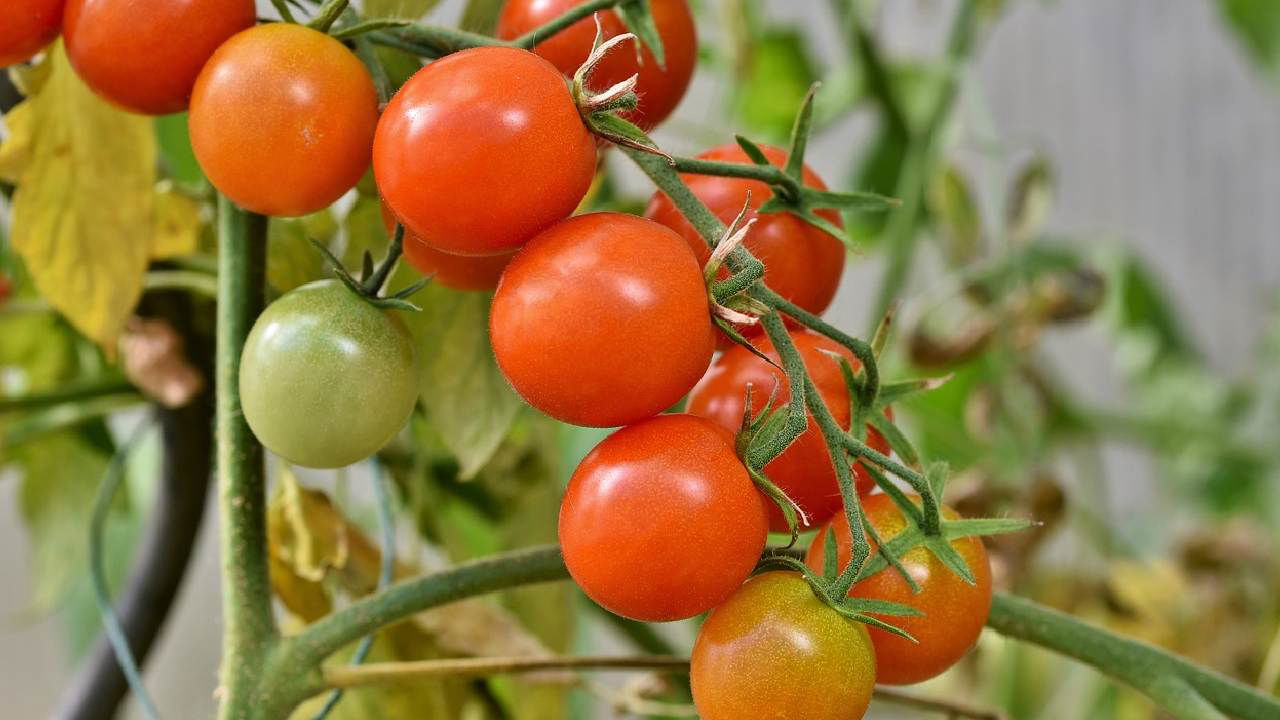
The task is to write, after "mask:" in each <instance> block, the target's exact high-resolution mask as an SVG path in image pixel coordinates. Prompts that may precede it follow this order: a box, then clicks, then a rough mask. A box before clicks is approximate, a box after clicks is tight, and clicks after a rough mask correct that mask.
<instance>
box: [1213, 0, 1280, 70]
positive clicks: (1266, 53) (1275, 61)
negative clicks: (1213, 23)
mask: <svg viewBox="0 0 1280 720" xmlns="http://www.w3.org/2000/svg"><path fill="white" fill-rule="evenodd" d="M1218 8H1219V10H1220V11H1221V12H1222V17H1223V20H1224V21H1226V23H1227V27H1229V28H1231V29H1232V30H1234V31H1235V33H1236V37H1237V39H1239V41H1240V43H1241V45H1243V46H1244V48H1245V50H1247V51H1248V53H1249V55H1250V56H1251V57H1252V58H1253V60H1254V62H1255V63H1257V64H1258V66H1259V67H1260V68H1261V69H1262V70H1264V71H1266V72H1269V73H1272V74H1273V75H1275V74H1277V73H1280V3H1277V2H1275V0H1218Z"/></svg>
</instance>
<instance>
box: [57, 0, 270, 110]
mask: <svg viewBox="0 0 1280 720" xmlns="http://www.w3.org/2000/svg"><path fill="white" fill-rule="evenodd" d="M254 20H255V16H254V4H253V0H67V11H66V16H65V17H64V19H63V22H62V37H63V39H64V40H65V41H66V45H67V57H68V58H70V59H71V65H72V66H73V67H75V69H76V73H77V74H78V75H79V76H80V78H81V79H82V80H84V82H85V84H86V85H88V86H89V87H90V88H92V89H93V91H94V92H96V93H98V94H99V95H102V96H103V97H105V98H106V99H108V100H110V101H111V102H113V103H115V104H117V105H120V106H122V107H124V108H125V109H127V110H133V111H134V112H140V113H145V114H148V115H165V114H167V113H175V112H180V111H182V110H185V109H186V108H187V102H188V101H189V100H190V99H191V88H192V86H193V85H195V82H196V76H197V75H199V74H200V69H201V68H203V67H204V64H205V63H206V62H207V61H208V60H209V57H210V56H211V55H213V51H214V50H217V49H218V46H219V45H221V44H222V43H223V42H224V41H226V40H227V38H229V37H231V36H232V35H235V34H236V33H238V32H240V31H241V30H244V29H246V28H249V27H252V26H253V23H254Z"/></svg>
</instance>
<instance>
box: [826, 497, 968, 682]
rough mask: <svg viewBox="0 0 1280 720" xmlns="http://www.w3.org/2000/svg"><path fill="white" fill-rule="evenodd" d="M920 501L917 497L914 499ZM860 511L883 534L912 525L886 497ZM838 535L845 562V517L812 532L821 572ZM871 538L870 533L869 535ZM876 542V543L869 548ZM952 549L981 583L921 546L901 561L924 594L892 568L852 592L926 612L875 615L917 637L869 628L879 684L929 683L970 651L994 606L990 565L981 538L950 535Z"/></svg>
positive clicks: (865, 501)
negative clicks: (829, 538) (831, 536)
mask: <svg viewBox="0 0 1280 720" xmlns="http://www.w3.org/2000/svg"><path fill="white" fill-rule="evenodd" d="M915 500H917V501H918V500H919V498H915ZM862 510H863V512H865V513H866V515H867V518H868V519H869V520H870V521H871V525H872V526H873V527H875V529H876V532H877V534H879V535H880V537H881V538H882V539H884V540H886V541H888V540H889V539H891V538H893V537H894V536H895V535H897V534H898V533H900V532H902V530H903V529H905V528H906V525H907V523H906V520H905V519H904V518H903V517H902V511H901V510H899V509H898V506H897V505H895V504H894V503H893V500H891V499H890V498H889V496H888V495H883V494H875V495H868V496H866V497H864V498H862ZM942 514H943V517H944V518H945V519H948V520H955V519H956V518H958V517H959V516H958V515H957V514H956V513H955V511H954V510H952V509H951V508H947V507H944V508H943V509H942ZM827 532H834V533H835V534H836V555H837V559H838V560H839V563H840V567H841V568H843V567H844V566H845V565H848V564H849V557H850V555H851V553H850V550H849V548H850V546H851V545H852V541H851V540H850V538H849V522H848V520H846V519H845V517H844V515H843V514H841V515H837V516H836V518H835V519H834V520H832V521H831V525H830V526H828V527H827V528H824V529H823V530H822V531H821V532H819V533H818V534H817V535H816V536H814V538H813V543H812V544H811V545H810V546H809V552H808V556H807V557H806V558H805V562H807V563H808V564H809V567H812V568H816V569H818V571H819V572H821V568H822V566H823V558H824V556H825V555H824V552H825V542H826V533H827ZM868 540H869V538H868ZM876 547H877V546H876V544H875V542H874V541H872V542H871V552H872V553H875V551H876ZM951 547H953V548H955V549H956V552H958V553H960V557H962V558H964V561H965V563H966V564H968V566H969V569H970V570H971V571H972V572H973V576H974V579H975V580H976V582H975V583H974V584H973V585H970V584H968V583H966V582H965V581H964V580H963V579H961V577H960V576H959V575H956V574H955V573H953V572H951V571H950V570H949V569H947V567H946V566H945V565H943V564H942V563H941V562H940V561H939V560H938V558H937V556H935V555H934V554H933V553H931V552H929V551H928V550H926V549H924V548H923V547H915V548H913V549H911V550H910V551H908V552H907V553H906V554H905V555H903V556H902V558H901V559H902V564H903V566H905V567H906V569H907V572H908V573H910V574H911V577H912V578H914V579H915V581H916V583H917V584H918V585H919V586H920V592H919V593H918V594H916V593H912V592H911V587H910V586H908V585H907V583H906V581H904V580H903V579H902V577H901V576H900V575H898V573H897V572H896V571H894V570H893V569H892V568H890V569H886V570H881V571H880V572H878V573H876V574H875V575H872V576H871V577H869V578H867V579H865V580H863V581H861V582H859V583H857V584H856V585H854V586H853V588H852V589H851V590H850V591H849V596H850V597H860V598H871V599H875V600H888V601H890V602H895V603H898V604H901V605H907V606H910V607H913V608H916V609H917V610H920V611H921V612H922V613H924V615H922V616H920V617H888V616H877V617H878V618H879V619H881V620H884V621H885V622H887V623H890V624H892V625H896V626H897V627H900V628H902V629H903V630H906V631H907V632H909V633H911V635H912V636H913V637H915V639H916V640H917V641H918V642H919V644H917V643H913V642H911V641H910V640H907V639H905V638H901V637H898V636H896V635H893V634H890V633H887V632H885V631H884V630H880V629H878V628H871V629H870V632H871V642H872V643H874V644H875V648H876V663H877V664H878V666H879V668H880V670H879V678H880V682H882V683H886V684H888V685H910V684H912V683H918V682H923V681H925V680H928V679H929V678H931V677H934V676H936V675H938V674H940V673H942V672H943V671H944V670H946V669H947V668H949V667H951V666H952V665H955V664H956V663H957V662H959V660H960V658H962V657H964V656H965V653H968V652H969V649H970V648H972V647H973V645H974V643H976V642H977V641H978V635H980V634H981V633H982V626H983V625H985V624H986V622H987V613H988V612H989V611H990V610H991V563H990V561H988V560H987V551H986V549H985V548H984V547H983V546H982V540H981V538H977V537H963V538H956V539H955V540H952V541H951Z"/></svg>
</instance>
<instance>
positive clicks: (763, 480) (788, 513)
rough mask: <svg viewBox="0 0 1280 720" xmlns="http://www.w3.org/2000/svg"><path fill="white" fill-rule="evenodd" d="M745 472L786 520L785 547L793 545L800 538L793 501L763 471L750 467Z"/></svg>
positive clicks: (798, 523)
mask: <svg viewBox="0 0 1280 720" xmlns="http://www.w3.org/2000/svg"><path fill="white" fill-rule="evenodd" d="M747 473H748V474H749V475H750V476H751V480H752V482H754V483H755V484H756V487H757V488H759V489H760V492H762V493H764V494H765V495H766V496H768V498H769V499H770V500H772V501H773V504H774V505H777V506H778V509H779V510H781V511H782V517H783V519H785V520H786V521H787V529H788V530H790V531H791V540H790V541H789V542H788V543H787V545H786V547H792V546H794V545H795V544H796V541H797V540H799V539H800V522H799V519H798V517H797V516H796V506H795V503H793V502H792V501H791V498H789V497H787V494H786V493H785V492H783V491H782V488H780V487H778V486H777V485H774V484H773V481H771V480H770V479H769V478H768V477H767V476H766V475H765V474H764V473H762V472H760V471H759V470H756V469H755V468H752V467H748V468H747Z"/></svg>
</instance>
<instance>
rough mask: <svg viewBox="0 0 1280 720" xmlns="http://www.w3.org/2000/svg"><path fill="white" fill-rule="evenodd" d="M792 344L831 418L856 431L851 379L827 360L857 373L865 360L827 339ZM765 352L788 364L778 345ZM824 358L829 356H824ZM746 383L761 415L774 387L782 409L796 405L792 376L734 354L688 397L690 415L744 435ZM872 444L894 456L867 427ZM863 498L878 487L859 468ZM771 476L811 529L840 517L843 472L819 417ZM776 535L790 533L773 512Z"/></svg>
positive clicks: (811, 337) (803, 337) (801, 335)
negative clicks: (844, 362)
mask: <svg viewBox="0 0 1280 720" xmlns="http://www.w3.org/2000/svg"><path fill="white" fill-rule="evenodd" d="M791 339H792V340H793V341H795V344H796V348H797V349H798V350H799V351H800V357H801V358H803V359H804V365H805V368H807V369H808V371H809V376H810V377H811V378H813V383H814V385H816V386H817V388H818V392H819V393H820V394H821V395H822V400H823V402H825V403H826V405H827V408H828V409H829V410H831V414H832V415H833V416H834V417H835V419H836V421H837V422H839V423H840V427H842V428H844V429H846V430H847V429H848V428H849V423H850V421H851V419H852V418H851V417H850V407H849V390H848V388H847V387H845V384H844V376H843V375H841V373H840V366H839V365H838V364H837V363H836V361H835V359H834V358H832V357H830V356H828V355H827V354H826V353H827V352H834V353H839V354H840V355H842V356H844V357H846V358H848V359H849V362H850V363H851V364H852V365H853V368H854V369H855V370H856V369H858V368H859V367H861V366H862V364H861V363H860V362H858V359H857V358H855V357H854V356H853V353H851V352H849V350H848V349H847V348H845V347H844V346H842V345H840V344H839V343H837V342H835V341H834V340H831V339H828V338H826V337H823V336H821V335H817V334H815V333H811V332H808V331H794V332H792V333H791ZM756 347H758V348H759V349H760V350H761V352H763V353H764V354H765V355H768V356H769V357H770V358H773V360H774V362H777V363H778V364H781V363H782V360H781V358H779V357H778V353H777V351H776V350H774V348H773V344H772V343H770V342H769V340H768V338H763V337H762V338H760V339H759V340H757V341H756ZM824 351H825V352H824ZM747 383H751V385H752V388H753V390H752V396H751V406H752V407H751V411H752V413H757V412H759V411H760V410H761V409H763V408H764V404H765V402H767V401H768V399H769V393H771V392H772V391H773V388H774V385H775V384H776V385H777V386H778V398H777V400H776V402H777V403H778V404H779V405H785V404H786V403H787V401H788V400H790V399H791V391H790V390H789V389H788V387H787V379H786V376H785V375H783V373H782V371H781V370H779V369H778V368H776V367H773V366H772V365H770V364H769V363H766V362H765V361H763V360H761V359H760V358H758V357H756V356H755V355H753V354H752V353H751V351H750V350H747V349H746V348H744V347H737V346H735V347H733V348H730V349H729V350H728V351H727V352H725V353H724V354H723V355H721V356H720V358H719V359H718V360H716V362H715V364H713V365H712V366H711V369H710V370H709V371H707V374H706V376H705V377H703V378H702V380H701V381H700V382H699V383H698V385H697V387H695V388H694V389H693V392H692V393H690V394H689V408H688V410H689V412H690V413H693V414H694V415H701V416H703V417H706V418H710V419H711V420H714V421H716V422H717V423H719V424H720V425H721V427H724V428H726V429H728V430H733V431H736V430H737V429H738V428H741V427H742V413H743V405H744V404H745V400H746V387H747ZM867 442H868V444H870V445H871V447H873V448H875V449H876V450H878V451H880V452H882V453H886V454H887V453H888V452H889V443H888V442H887V441H886V440H885V439H884V437H883V436H881V435H880V433H878V432H876V431H875V430H874V429H873V428H871V427H870V426H868V427H867ZM854 470H855V480H856V482H857V487H858V492H868V491H870V490H871V488H872V487H874V482H873V481H872V479H871V476H870V475H869V474H867V471H866V470H865V469H864V468H863V467H862V465H861V463H859V464H857V465H855V466H854ZM764 471H765V474H766V475H767V476H768V477H769V479H770V480H771V481H772V482H773V483H774V484H775V485H777V486H778V487H780V488H782V490H783V491H784V492H786V494H787V497H790V498H791V499H792V500H793V501H795V503H796V504H797V505H799V506H800V508H801V509H802V510H804V511H805V513H806V514H807V515H808V516H809V525H810V527H817V526H819V525H821V524H822V523H825V522H826V521H828V520H830V519H831V517H832V516H833V515H835V514H836V513H838V512H840V510H841V508H843V507H844V502H843V501H842V500H841V498H840V486H839V484H838V483H837V481H836V471H835V468H834V467H833V466H832V464H831V456H830V455H829V454H828V452H827V443H826V441H825V440H824V439H823V437H822V431H821V430H819V429H818V425H817V423H816V422H815V421H814V419H813V415H812V414H811V415H810V416H809V427H808V428H807V429H806V430H805V431H804V433H803V434H802V435H801V436H800V437H798V438H796V440H795V442H793V443H791V446H790V447H788V448H787V449H786V450H784V451H783V453H782V454H781V455H779V456H778V457H776V458H774V460H773V462H771V463H769V464H768V465H766V466H765V468H764ZM769 529H770V530H772V531H773V532H786V530H787V524H786V520H785V519H784V518H783V516H782V512H781V511H779V510H778V508H777V507H776V506H772V503H771V507H770V508H769Z"/></svg>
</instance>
